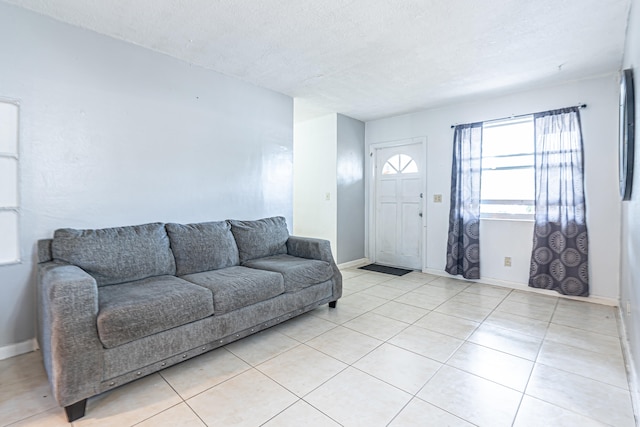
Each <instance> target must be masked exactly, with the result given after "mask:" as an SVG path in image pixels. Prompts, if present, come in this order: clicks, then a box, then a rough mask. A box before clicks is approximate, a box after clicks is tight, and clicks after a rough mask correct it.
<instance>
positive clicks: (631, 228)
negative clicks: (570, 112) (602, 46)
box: [620, 2, 640, 381]
mask: <svg viewBox="0 0 640 427" xmlns="http://www.w3.org/2000/svg"><path fill="white" fill-rule="evenodd" d="M627 31H628V32H627V42H626V46H625V55H624V61H623V64H624V65H623V68H624V69H627V68H633V74H634V83H635V98H636V103H635V109H636V132H635V144H636V145H635V147H636V152H635V159H634V165H633V169H634V171H635V172H634V175H633V187H632V193H631V200H629V201H628V202H622V245H621V263H620V302H621V307H622V312H623V316H622V321H623V322H624V327H625V331H626V334H627V339H628V340H629V344H630V347H631V354H632V358H633V365H635V369H636V370H638V369H640V263H639V261H640V130H638V128H639V126H640V4H638V2H632V5H631V16H630V19H629V24H628V27H627ZM627 303H628V304H629V305H630V307H631V313H630V314H626V306H627ZM634 380H635V381H637V378H635V379H634Z"/></svg>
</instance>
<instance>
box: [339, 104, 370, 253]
mask: <svg viewBox="0 0 640 427" xmlns="http://www.w3.org/2000/svg"><path fill="white" fill-rule="evenodd" d="M337 127H338V132H337V156H336V158H337V162H336V171H337V186H338V189H337V192H338V222H337V224H338V259H337V262H338V263H339V264H340V263H344V262H348V261H353V260H358V259H361V258H364V123H363V122H361V121H359V120H356V119H352V118H351V117H347V116H343V115H342V114H338V118H337Z"/></svg>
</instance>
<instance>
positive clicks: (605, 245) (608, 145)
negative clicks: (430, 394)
mask: <svg viewBox="0 0 640 427" xmlns="http://www.w3.org/2000/svg"><path fill="white" fill-rule="evenodd" d="M617 92H618V87H617V75H616V74H611V75H607V76H602V77H596V78H593V79H587V80H582V81H576V82H570V83H567V84H563V85H559V86H554V87H542V88H538V89H536V90H531V91H526V92H520V93H514V94H510V95H507V96H503V97H498V98H491V99H483V100H478V101H476V102H474V103H466V104H458V105H452V106H448V107H444V108H440V109H432V110H425V111H420V112H416V113H411V114H406V115H402V116H397V117H390V118H387V119H380V120H374V121H370V122H367V123H366V144H367V146H368V145H369V144H372V143H377V142H383V141H396V140H402V139H407V138H412V137H421V136H426V137H427V159H426V160H427V185H426V194H427V203H426V206H427V208H426V223H427V232H426V233H427V239H426V242H425V250H426V261H427V269H428V270H429V269H432V270H439V271H440V272H443V270H444V266H445V261H446V245H447V227H448V225H447V224H448V215H449V199H450V187H451V154H452V149H451V147H452V145H451V144H452V141H453V131H452V129H451V125H452V124H456V123H471V122H478V121H484V120H490V119H495V118H500V117H509V116H511V115H518V114H530V113H534V112H537V111H546V110H552V109H555V108H562V107H567V106H571V105H577V104H578V103H582V102H584V103H586V104H588V107H587V108H585V109H584V110H581V112H580V114H581V118H582V130H583V138H584V162H585V191H586V204H587V226H588V227H589V251H590V257H589V261H590V278H591V281H590V284H591V294H592V296H593V297H600V298H602V299H606V300H607V301H606V302H608V303H617V300H618V298H619V289H618V264H619V262H620V250H619V245H620V201H619V200H620V199H619V197H618V178H617V176H618V169H617V158H618V151H617V143H616V141H617V132H618V131H617V129H618V95H617ZM365 176H370V174H369V172H367V173H366V175H365ZM435 194H441V195H442V201H443V202H442V203H434V201H433V196H434V195H435ZM365 195H366V193H365ZM367 197H368V196H367ZM367 203H368V198H367ZM480 233H481V236H482V238H481V246H480V252H481V254H482V267H481V275H482V277H483V279H491V280H492V281H494V282H506V283H508V284H509V285H512V286H515V287H522V288H523V289H527V286H526V284H527V282H528V276H529V264H530V260H531V246H532V240H533V227H532V223H531V222H522V221H490V220H486V221H482V222H481V226H480ZM505 256H510V257H511V261H512V266H511V267H505V266H504V262H503V260H504V257H505ZM636 259H637V258H636Z"/></svg>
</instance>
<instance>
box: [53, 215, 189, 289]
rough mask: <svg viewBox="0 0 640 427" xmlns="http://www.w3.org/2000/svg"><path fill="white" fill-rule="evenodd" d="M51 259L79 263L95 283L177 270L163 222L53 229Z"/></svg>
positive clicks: (109, 283)
mask: <svg viewBox="0 0 640 427" xmlns="http://www.w3.org/2000/svg"><path fill="white" fill-rule="evenodd" d="M51 251H52V255H53V258H54V260H56V261H62V262H64V263H68V264H72V265H75V266H78V267H80V268H81V269H83V270H84V271H86V272H87V273H89V274H90V275H91V276H93V277H94V278H95V279H96V282H97V284H98V286H105V285H114V284H116V283H125V282H131V281H134V280H140V279H145V278H147V277H153V276H163V275H174V274H176V264H175V260H174V258H173V253H172V252H171V248H170V247H169V236H167V232H166V231H165V228H164V224H161V223H153V224H144V225H134V226H128V227H114V228H103V229H99V230H75V229H72V228H62V229H59V230H56V231H55V233H54V235H53V242H52V243H51Z"/></svg>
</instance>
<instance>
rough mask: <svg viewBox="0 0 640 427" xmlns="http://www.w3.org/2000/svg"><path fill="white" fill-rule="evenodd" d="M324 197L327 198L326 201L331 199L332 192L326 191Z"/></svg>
mask: <svg viewBox="0 0 640 427" xmlns="http://www.w3.org/2000/svg"><path fill="white" fill-rule="evenodd" d="M324 199H325V200H326V201H329V200H331V193H325V195H324Z"/></svg>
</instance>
